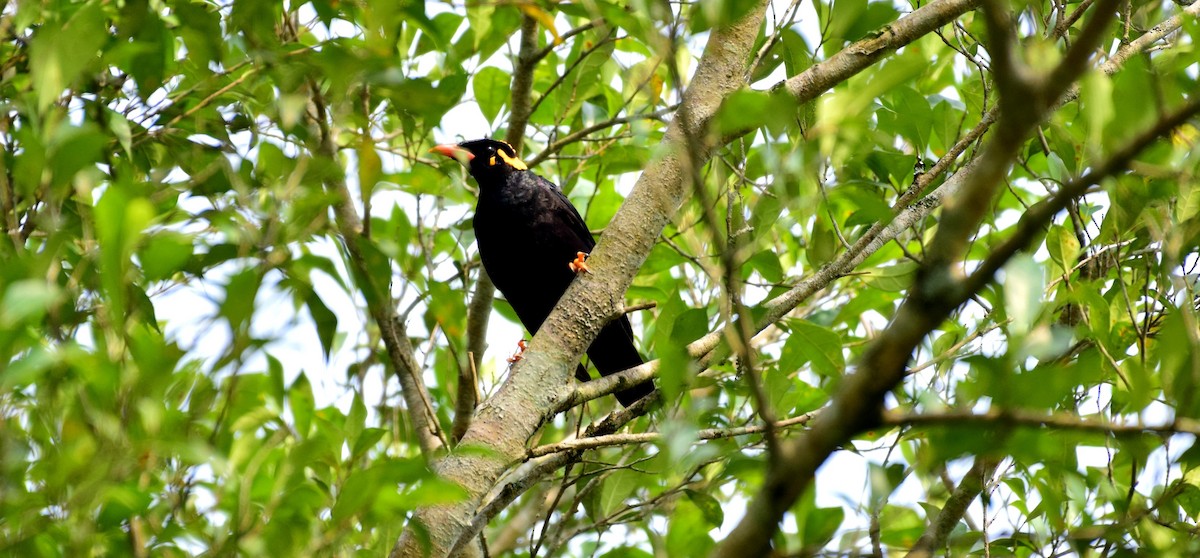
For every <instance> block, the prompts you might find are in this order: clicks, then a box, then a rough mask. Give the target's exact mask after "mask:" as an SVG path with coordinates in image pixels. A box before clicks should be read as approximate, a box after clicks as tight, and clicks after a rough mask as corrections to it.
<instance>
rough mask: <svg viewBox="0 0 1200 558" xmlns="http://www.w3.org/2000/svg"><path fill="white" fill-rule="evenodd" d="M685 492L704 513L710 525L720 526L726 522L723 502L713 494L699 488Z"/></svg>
mask: <svg viewBox="0 0 1200 558" xmlns="http://www.w3.org/2000/svg"><path fill="white" fill-rule="evenodd" d="M684 493H685V494H687V497H688V499H689V500H691V501H692V503H693V504H695V505H696V508H698V509H699V510H700V513H701V514H703V515H704V519H705V520H706V521H708V524H709V525H712V526H713V527H720V526H721V524H722V523H724V522H725V511H724V510H723V509H722V508H721V502H719V501H717V499H716V498H715V497H713V495H712V494H709V493H707V492H700V491H698V490H685V491H684Z"/></svg>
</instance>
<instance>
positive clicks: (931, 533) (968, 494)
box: [905, 457, 1000, 558]
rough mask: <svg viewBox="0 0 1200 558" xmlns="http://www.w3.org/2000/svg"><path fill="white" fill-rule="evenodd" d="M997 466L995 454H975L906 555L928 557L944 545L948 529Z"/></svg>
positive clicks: (963, 511)
mask: <svg viewBox="0 0 1200 558" xmlns="http://www.w3.org/2000/svg"><path fill="white" fill-rule="evenodd" d="M999 466H1000V460H999V459H996V458H994V457H976V458H975V463H974V464H973V465H971V470H970V471H967V474H966V475H963V478H962V481H960V482H959V483H958V487H957V488H955V489H954V493H953V494H951V495H950V498H948V499H947V500H946V504H945V505H944V506H942V511H941V512H940V513H938V516H937V517H936V518H934V520H933V521H931V522H930V523H929V525H928V526H927V527H926V528H925V532H924V533H922V534H921V538H919V539H917V544H915V545H913V547H912V549H911V550H909V551H908V554H906V555H905V558H930V557H932V556H933V555H934V553H935V552H937V551H938V550H940V549H942V548H943V547H945V546H946V537H949V536H950V532H951V531H953V530H954V527H955V526H956V525H958V522H959V521H960V520H962V518H963V516H964V515H966V513H967V507H969V506H970V505H971V502H974V501H975V498H977V497H979V494H980V493H981V492H982V491H983V487H984V486H986V484H987V483H986V481H987V479H989V478H991V477H992V475H994V474H996V468H997V467H999Z"/></svg>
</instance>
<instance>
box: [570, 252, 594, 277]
mask: <svg viewBox="0 0 1200 558" xmlns="http://www.w3.org/2000/svg"><path fill="white" fill-rule="evenodd" d="M587 259H588V253H587V252H575V259H574V260H572V261H571V262H570V263H568V264H567V267H569V268H571V271H574V272H575V274H576V275H578V274H580V273H591V272H592V269H591V268H589V267H588V264H587Z"/></svg>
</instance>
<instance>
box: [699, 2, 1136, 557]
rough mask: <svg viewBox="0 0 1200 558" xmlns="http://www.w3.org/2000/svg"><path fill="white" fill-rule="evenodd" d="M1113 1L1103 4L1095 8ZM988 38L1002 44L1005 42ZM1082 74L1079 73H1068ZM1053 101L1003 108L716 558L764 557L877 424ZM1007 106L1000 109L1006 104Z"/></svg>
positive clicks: (959, 291) (960, 295)
mask: <svg viewBox="0 0 1200 558" xmlns="http://www.w3.org/2000/svg"><path fill="white" fill-rule="evenodd" d="M1113 1H1114V0H1100V2H1099V4H1100V5H1102V6H1103V5H1108V4H1111V3H1112V2H1113ZM988 9H989V11H993V10H996V9H998V7H996V6H991V5H989V8H988ZM1111 15H1112V14H1111V13H1109V12H1105V11H1104V9H1100V10H1098V15H1096V16H1094V17H1095V18H1111ZM988 18H989V20H992V21H993V23H991V24H989V28H991V29H993V32H994V33H1000V34H1004V32H1000V31H996V29H1000V28H1002V27H1003V26H1002V25H1000V24H999V23H998V22H1001V21H1003V20H1004V19H1005V18H1004V17H1003V16H1001V15H998V14H996V13H992V14H989V16H988ZM1092 24H1093V23H1089V25H1092ZM1005 32H1006V31H1005ZM992 39H993V41H995V40H999V41H1000V42H1001V44H1003V42H1004V41H1005V40H1006V39H1003V38H1001V39H997V38H996V37H993V38H992ZM1081 43H1082V41H1080V42H1077V43H1076V45H1075V47H1076V48H1086V49H1090V48H1094V45H1092V46H1087V45H1081ZM1082 71H1083V70H1082V69H1080V70H1077V71H1076V72H1075V73H1074V74H1073V75H1075V76H1077V75H1078V73H1079V72H1082ZM1035 83H1036V82H1035ZM1060 85H1061V84H1055V85H1054V86H1049V87H1046V88H1042V87H1038V89H1040V90H1041V91H1038V92H1037V94H1044V93H1045V91H1047V90H1055V89H1056V90H1058V91H1063V90H1065V89H1066V86H1061V87H1060ZM1016 90H1019V89H1018V88H1014V87H1009V86H1006V87H1001V91H1002V92H1003V91H1009V92H1011V91H1016ZM1009 94H1011V93H1009ZM1055 102H1057V99H1051V100H1050V101H1049V102H1047V103H1045V104H1043V105H1041V107H1044V108H1041V110H1038V109H1039V107H1037V106H1035V107H1030V110H1026V111H1022V112H1015V111H1008V110H1003V109H1002V111H1001V114H1000V118H999V120H998V123H997V126H998V130H997V132H996V134H995V136H994V137H993V138H992V140H991V141H990V142H989V143H988V145H987V147H985V149H984V151H983V153H982V154H981V155H980V156H979V158H978V159H976V161H974V162H973V165H972V166H973V168H972V170H971V172H969V173H965V175H966V176H965V177H964V184H963V186H962V190H961V191H959V192H958V194H957V195H955V196H954V198H953V199H951V200H950V203H947V204H946V207H945V210H944V211H943V213H942V216H941V219H939V224H938V228H937V232H936V233H935V236H934V238H933V240H932V241H931V244H930V246H929V248H928V249H927V251H926V259H925V262H924V263H923V264H922V266H921V268H920V270H919V271H918V274H917V281H916V284H915V285H914V286H913V288H912V290H911V291H910V292H909V296H908V297H907V298H906V299H905V300H904V302H903V303H902V304H901V306H900V308H899V310H898V311H897V313H896V316H895V318H894V319H893V320H892V322H891V323H890V324H889V325H888V327H887V328H886V329H885V330H884V331H883V332H882V333H881V334H880V336H879V337H877V338H876V339H875V341H874V342H872V343H871V345H870V346H869V347H868V349H867V351H866V353H865V354H864V356H863V359H862V362H861V364H860V366H859V368H858V370H857V371H856V372H855V373H854V374H851V375H850V376H848V377H847V378H846V379H845V380H844V381H843V382H842V384H841V386H840V388H839V390H838V392H837V394H836V395H835V396H834V398H833V400H832V401H831V403H830V405H829V406H828V407H826V408H825V409H824V411H823V412H822V413H821V415H820V416H819V417H817V419H816V420H814V421H813V427H812V428H811V429H810V430H808V431H807V432H805V433H804V434H803V435H801V436H800V437H799V438H797V439H796V440H794V441H793V442H792V443H789V444H787V445H786V446H784V448H783V449H782V451H781V453H783V455H784V459H781V460H780V461H779V465H778V466H777V467H772V468H771V470H770V471H769V473H768V476H767V480H766V482H765V483H764V485H763V487H762V489H761V490H760V492H759V494H758V495H757V496H755V498H754V500H753V501H752V502H751V504H750V505H749V506H748V507H747V511H746V516H745V517H743V519H742V521H741V522H740V523H739V524H738V526H737V527H736V528H734V530H733V531H732V532H731V533H730V535H729V537H728V538H726V539H725V541H723V542H722V543H721V545H720V546H718V547H717V550H716V551H715V552H714V556H739V557H741V556H746V555H750V556H762V555H765V554H766V553H767V552H768V551H769V548H770V540H771V537H772V535H773V534H774V533H775V531H776V530H777V529H778V524H779V521H780V519H781V518H782V516H783V514H784V513H785V512H786V511H787V510H788V509H789V508H790V507H791V505H792V503H793V502H795V500H796V498H797V497H799V495H800V493H801V492H802V491H803V490H804V489H806V488H807V487H808V485H809V484H810V483H811V482H812V478H813V476H814V475H815V474H816V469H817V467H819V466H820V465H821V464H822V463H824V461H825V459H826V458H827V457H828V456H829V454H830V453H832V452H833V451H834V450H836V449H837V447H839V446H840V445H841V444H843V443H845V441H846V440H849V439H850V438H851V437H852V436H853V435H855V434H856V433H858V432H861V431H863V430H865V429H868V428H870V427H872V426H873V425H877V424H879V423H880V421H881V415H880V412H881V404H882V402H883V398H884V396H885V395H886V394H887V393H888V392H890V391H891V390H892V389H893V388H894V387H895V386H896V385H898V384H899V383H900V381H901V380H902V379H903V378H904V376H905V367H906V365H907V363H908V360H909V359H910V358H911V356H912V351H913V349H914V347H916V346H917V344H918V343H920V342H921V340H922V339H924V338H925V336H926V335H928V334H929V332H930V331H932V330H933V329H934V328H936V327H937V326H938V325H940V324H941V323H942V321H943V320H945V319H946V317H947V316H949V314H950V312H951V311H953V309H954V308H957V307H958V306H959V305H960V304H961V303H962V301H964V300H966V299H967V298H968V297H969V296H972V295H973V294H974V291H967V290H966V289H964V288H963V285H962V284H961V282H960V281H957V280H956V279H955V278H954V275H953V273H952V271H951V264H952V263H953V262H954V261H956V260H957V259H958V258H959V257H960V256H961V254H962V253H963V251H964V249H965V246H966V242H967V238H969V236H970V235H971V234H972V233H973V232H974V231H975V230H976V229H977V227H978V224H979V222H980V219H982V217H983V214H984V212H985V210H986V208H987V207H989V206H990V204H991V199H992V197H993V196H994V193H995V191H996V190H997V188H998V185H999V184H1000V183H1002V181H1003V179H1004V175H1005V173H1006V172H1007V169H1008V166H1009V165H1010V164H1011V161H1012V160H1013V158H1014V157H1015V156H1016V153H1017V151H1018V150H1019V148H1020V146H1021V145H1022V144H1023V141H1024V138H1025V137H1026V136H1027V135H1028V133H1029V131H1030V130H1031V129H1032V128H1033V126H1034V125H1036V123H1037V122H1039V121H1041V120H1042V119H1043V118H1044V117H1045V116H1046V113H1047V112H1048V111H1049V108H1050V107H1051V106H1052V105H1053V104H1054V103H1055ZM1004 103H1005V102H1004V101H1002V106H1009V105H1006V104H1004Z"/></svg>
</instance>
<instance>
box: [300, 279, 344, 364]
mask: <svg viewBox="0 0 1200 558" xmlns="http://www.w3.org/2000/svg"><path fill="white" fill-rule="evenodd" d="M304 305H305V306H306V307H307V308H308V313H309V315H310V316H312V320H313V325H314V326H316V328H317V338H318V339H320V340H321V352H322V353H324V354H325V360H326V361H328V360H329V355H330V354H331V353H332V352H333V343H334V340H335V338H336V336H337V325H338V320H337V315H336V314H334V313H333V311H331V310H330V309H329V307H328V306H325V302H324V301H322V300H321V297H320V296H317V293H316V291H309V293H308V296H306V297H304Z"/></svg>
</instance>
